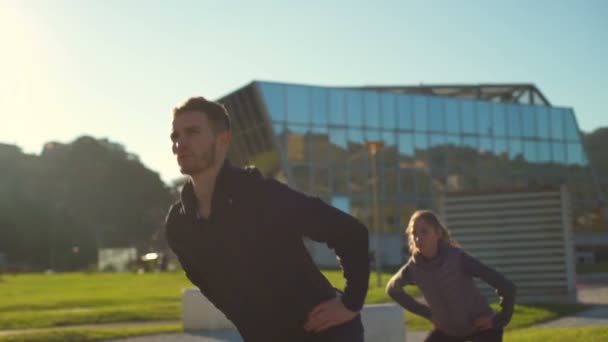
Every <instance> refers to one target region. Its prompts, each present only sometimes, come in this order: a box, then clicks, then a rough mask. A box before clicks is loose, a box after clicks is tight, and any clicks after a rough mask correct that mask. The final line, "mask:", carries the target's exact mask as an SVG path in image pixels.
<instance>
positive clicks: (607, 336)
mask: <svg viewBox="0 0 608 342" xmlns="http://www.w3.org/2000/svg"><path fill="white" fill-rule="evenodd" d="M504 340H505V341H509V342H537V341H551V342H573V341H579V342H600V341H608V327H603V326H593V327H568V328H553V327H552V328H529V329H520V330H514V331H508V332H506V333H505V336H504Z"/></svg>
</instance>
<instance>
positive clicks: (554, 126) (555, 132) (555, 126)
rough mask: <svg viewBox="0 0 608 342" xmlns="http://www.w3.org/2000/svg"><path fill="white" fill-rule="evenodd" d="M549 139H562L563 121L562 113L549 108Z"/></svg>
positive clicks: (556, 109)
mask: <svg viewBox="0 0 608 342" xmlns="http://www.w3.org/2000/svg"><path fill="white" fill-rule="evenodd" d="M550 115H551V137H552V138H553V139H558V140H563V139H564V120H563V118H562V111H561V110H560V109H558V108H551V114H550Z"/></svg>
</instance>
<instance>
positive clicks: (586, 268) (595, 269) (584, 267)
mask: <svg viewBox="0 0 608 342" xmlns="http://www.w3.org/2000/svg"><path fill="white" fill-rule="evenodd" d="M576 273H578V274H588V273H608V261H600V262H595V263H593V264H577V265H576Z"/></svg>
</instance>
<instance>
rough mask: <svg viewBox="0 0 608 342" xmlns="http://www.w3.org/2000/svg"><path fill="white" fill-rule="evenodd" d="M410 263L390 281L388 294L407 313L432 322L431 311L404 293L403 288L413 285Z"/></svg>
mask: <svg viewBox="0 0 608 342" xmlns="http://www.w3.org/2000/svg"><path fill="white" fill-rule="evenodd" d="M409 265H410V263H409V262H408V263H407V264H405V266H403V267H402V268H401V269H400V270H399V271H397V273H395V275H394V276H393V277H392V278H391V280H389V282H388V284H387V285H386V293H387V294H388V295H389V296H390V297H391V298H393V300H394V301H395V302H397V303H398V304H399V305H401V306H402V307H403V308H404V309H406V310H407V311H410V312H412V313H414V314H416V315H418V316H421V317H424V318H426V319H428V320H429V321H430V320H431V309H430V308H429V307H428V306H426V305H424V304H422V303H420V302H418V301H417V300H416V299H414V298H413V297H412V296H410V295H408V294H407V293H405V291H403V287H404V286H405V285H407V284H413V281H412V279H411V276H410V272H409V270H408V266H409Z"/></svg>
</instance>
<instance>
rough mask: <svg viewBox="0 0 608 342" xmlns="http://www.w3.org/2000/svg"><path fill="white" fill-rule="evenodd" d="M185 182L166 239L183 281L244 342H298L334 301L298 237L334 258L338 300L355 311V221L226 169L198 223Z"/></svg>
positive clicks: (358, 303) (359, 281) (251, 173)
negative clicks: (342, 281)
mask: <svg viewBox="0 0 608 342" xmlns="http://www.w3.org/2000/svg"><path fill="white" fill-rule="evenodd" d="M197 208H198V204H197V198H196V196H195V194H194V189H193V186H192V183H190V182H188V183H186V184H185V185H184V188H183V190H182V195H181V201H180V202H178V203H176V204H174V205H173V206H172V207H171V209H170V210H169V214H168V215H167V221H166V236H167V241H168V243H169V246H170V247H171V249H172V250H173V251H174V252H175V254H176V255H177V256H178V258H179V261H180V263H181V264H182V267H183V268H184V270H185V272H186V275H187V277H188V278H189V279H190V281H192V283H193V284H194V285H196V286H197V287H198V288H199V289H200V290H201V292H202V293H203V294H204V295H205V296H206V297H207V298H208V299H209V300H210V301H211V302H212V303H213V304H214V305H215V306H217V307H218V308H219V309H220V310H221V311H222V312H223V313H224V314H225V315H226V317H227V318H228V319H230V320H231V321H232V322H233V323H234V324H235V326H236V327H237V329H238V330H239V332H240V334H241V336H242V337H243V338H244V339H245V341H248V342H249V341H297V340H300V339H302V338H304V336H305V335H306V334H305V333H304V330H303V326H304V323H305V322H306V318H307V315H308V313H309V312H310V310H311V309H312V308H313V307H314V306H315V305H317V304H319V303H321V302H323V301H325V300H328V299H331V298H334V297H335V296H336V291H335V289H334V288H333V287H332V286H331V284H330V283H329V282H328V280H327V279H326V278H325V277H324V276H323V275H322V273H321V272H320V271H319V269H318V268H317V266H316V265H315V264H314V262H313V260H312V259H311V257H310V255H309V253H308V251H307V250H306V248H305V245H304V243H303V240H302V238H303V237H309V238H311V239H313V240H316V241H321V242H326V243H327V245H328V246H329V247H330V248H333V249H334V250H335V252H336V254H337V256H338V257H339V258H340V261H341V264H342V267H343V269H344V276H345V278H346V281H347V284H346V288H345V289H344V294H343V296H342V301H343V303H344V305H345V306H346V307H347V308H349V309H350V310H353V311H359V310H360V309H361V307H362V306H363V302H364V300H365V295H366V292H367V286H368V278H369V263H368V233H367V229H366V228H365V226H363V225H362V224H361V223H360V222H359V221H357V220H356V219H354V218H353V217H351V216H350V215H347V214H345V213H343V212H341V211H340V210H338V209H335V208H334V207H332V206H330V205H327V204H326V203H324V202H323V201H321V200H320V199H318V198H314V197H310V196H307V195H304V194H302V193H300V192H297V191H294V190H292V189H290V188H289V187H288V186H286V185H284V184H282V183H280V182H277V181H275V180H272V179H265V178H262V176H261V175H260V173H259V171H258V170H256V169H240V168H236V167H233V166H232V165H230V163H229V162H226V163H225V164H224V166H223V167H222V169H221V171H220V173H219V175H218V178H217V182H216V185H215V190H214V193H213V195H212V201H211V208H212V210H211V215H210V216H209V218H207V219H205V218H201V217H199V215H198V214H197V212H198V209H197Z"/></svg>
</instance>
